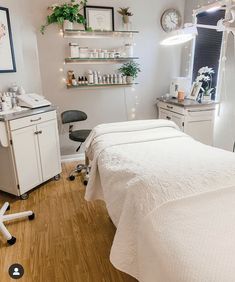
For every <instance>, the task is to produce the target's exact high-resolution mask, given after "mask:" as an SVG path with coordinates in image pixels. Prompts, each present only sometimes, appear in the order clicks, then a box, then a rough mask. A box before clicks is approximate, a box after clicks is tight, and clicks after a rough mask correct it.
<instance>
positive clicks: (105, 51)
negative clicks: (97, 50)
mask: <svg viewBox="0 0 235 282" xmlns="http://www.w3.org/2000/svg"><path fill="white" fill-rule="evenodd" d="M103 52H104V58H105V59H108V58H109V53H108V50H103Z"/></svg>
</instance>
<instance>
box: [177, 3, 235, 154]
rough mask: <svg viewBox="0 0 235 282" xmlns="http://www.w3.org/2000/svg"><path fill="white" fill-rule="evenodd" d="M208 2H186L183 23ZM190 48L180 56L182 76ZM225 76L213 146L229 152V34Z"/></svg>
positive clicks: (233, 130) (234, 123) (233, 135)
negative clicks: (199, 6)
mask: <svg viewBox="0 0 235 282" xmlns="http://www.w3.org/2000/svg"><path fill="white" fill-rule="evenodd" d="M207 3H208V1H206V0H203V1H199V0H187V1H186V3H185V22H192V11H193V9H197V8H198V5H206V4H207ZM189 53H191V46H190V44H189V45H186V46H184V48H183V55H182V75H186V74H187V69H188V66H189V62H190V61H191V58H190V57H189ZM226 57H227V60H226V66H225V73H224V74H225V76H224V77H223V81H222V91H221V93H220V96H221V101H220V102H221V104H220V111H219V114H218V115H217V116H216V122H215V135H214V145H215V146H216V147H219V148H222V149H226V150H229V151H231V150H232V148H233V144H234V141H235V110H234V108H235V95H234V92H235V87H234V74H235V48H234V37H233V36H232V35H231V34H230V35H229V38H228V41H227V52H226Z"/></svg>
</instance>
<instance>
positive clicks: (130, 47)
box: [125, 44, 134, 58]
mask: <svg viewBox="0 0 235 282" xmlns="http://www.w3.org/2000/svg"><path fill="white" fill-rule="evenodd" d="M125 54H126V57H127V58H133V57H134V48H133V44H125Z"/></svg>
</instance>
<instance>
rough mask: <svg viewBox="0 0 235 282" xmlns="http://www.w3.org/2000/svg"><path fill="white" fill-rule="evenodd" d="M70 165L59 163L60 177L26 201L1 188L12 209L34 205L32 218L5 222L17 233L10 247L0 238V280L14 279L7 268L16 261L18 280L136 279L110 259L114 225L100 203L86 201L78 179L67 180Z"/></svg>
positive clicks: (0, 195)
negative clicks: (20, 273)
mask: <svg viewBox="0 0 235 282" xmlns="http://www.w3.org/2000/svg"><path fill="white" fill-rule="evenodd" d="M73 167H74V164H72V163H70V164H65V165H63V174H62V177H61V179H60V180H59V181H58V182H55V181H51V182H48V183H47V184H45V185H43V186H41V187H40V188H37V189H35V190H34V191H32V192H31V193H30V196H29V199H28V200H26V201H22V200H18V199H15V198H13V197H10V196H8V195H6V194H4V193H0V205H2V204H3V203H4V202H5V201H9V202H10V203H11V211H10V213H14V212H20V211H24V210H33V211H34V212H35V214H36V218H35V220H34V221H28V220H27V219H26V220H21V221H15V222H11V223H8V224H7V227H8V229H9V231H10V232H11V233H12V235H13V236H15V237H16V238H17V242H16V244H15V245H13V246H8V245H7V244H6V243H5V241H4V239H3V238H2V237H0V282H5V281H15V280H13V279H11V278H10V277H9V276H8V268H9V266H10V265H11V264H13V263H20V264H22V265H23V267H24V269H25V274H24V276H23V277H22V278H21V279H20V280H19V281H27V282H37V281H43V282H60V281H61V282H65V281H68V282H73V281H74V282H80V281H81V282H103V281H105V282H112V281H115V282H116V281H117V282H119V281H120V282H121V281H123V282H124V281H125V282H134V281H136V280H135V279H134V278H132V277H130V276H128V275H126V274H124V273H121V272H120V271H118V270H116V269H115V268H114V267H113V266H112V265H111V263H110V261H109V253H110V248H111V245H112V240H113V237H114V234H115V227H114V226H113V224H112V223H111V221H110V220H109V217H108V214H107V212H106V209H105V207H104V205H103V203H101V202H96V203H87V202H86V201H85V200H84V187H83V186H82V185H81V184H80V181H79V179H76V181H75V182H69V181H67V179H66V177H67V175H68V172H69V171H70V170H71V168H73Z"/></svg>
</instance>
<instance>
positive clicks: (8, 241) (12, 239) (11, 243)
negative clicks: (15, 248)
mask: <svg viewBox="0 0 235 282" xmlns="http://www.w3.org/2000/svg"><path fill="white" fill-rule="evenodd" d="M15 242H16V238H15V237H13V236H12V237H11V239H10V240H7V243H8V244H9V245H11V246H12V245H14V244H15Z"/></svg>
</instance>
